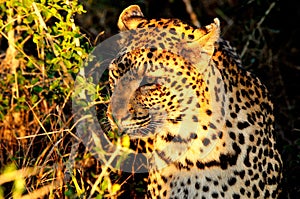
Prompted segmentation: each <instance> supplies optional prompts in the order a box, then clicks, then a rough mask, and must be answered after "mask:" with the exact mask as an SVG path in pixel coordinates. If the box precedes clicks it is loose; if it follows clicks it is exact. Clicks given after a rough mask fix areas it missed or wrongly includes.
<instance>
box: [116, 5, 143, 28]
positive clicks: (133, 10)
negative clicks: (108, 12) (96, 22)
mask: <svg viewBox="0 0 300 199" xmlns="http://www.w3.org/2000/svg"><path fill="white" fill-rule="evenodd" d="M143 21H146V19H145V18H144V14H143V13H142V11H141V9H140V7H139V6H138V5H131V6H129V7H127V8H125V9H124V10H123V12H122V13H121V14H120V16H119V20H118V27H119V29H120V30H121V31H126V30H133V29H136V28H137V26H138V25H139V24H140V23H141V22H143Z"/></svg>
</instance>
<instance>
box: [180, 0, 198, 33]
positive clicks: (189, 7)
mask: <svg viewBox="0 0 300 199" xmlns="http://www.w3.org/2000/svg"><path fill="white" fill-rule="evenodd" d="M182 1H183V2H184V4H185V7H186V11H187V13H189V15H190V18H191V20H192V23H193V24H194V25H195V26H197V27H200V26H201V24H200V22H199V21H198V19H197V15H196V14H195V12H194V11H193V8H192V5H191V1H190V0H182Z"/></svg>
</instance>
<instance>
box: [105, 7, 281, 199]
mask: <svg viewBox="0 0 300 199" xmlns="http://www.w3.org/2000/svg"><path fill="white" fill-rule="evenodd" d="M118 26H119V28H120V30H121V31H123V32H124V35H123V39H122V42H121V43H122V44H121V45H122V48H121V50H120V52H119V54H118V56H117V57H116V58H115V59H114V60H113V61H112V62H111V64H110V66H109V81H110V86H111V90H112V92H113V95H112V97H111V101H110V104H109V107H108V112H107V115H108V118H109V121H110V123H111V126H112V128H113V129H115V130H116V131H118V132H119V133H120V134H127V135H129V136H130V138H131V139H132V140H137V139H141V140H144V142H146V143H147V147H148V148H147V149H146V151H147V154H148V158H149V164H150V169H149V181H148V197H149V198H156V197H163V198H172V197H175V196H176V197H179V198H192V197H194V198H198V197H200V196H202V197H203V198H217V197H222V198H244V197H248V198H252V197H261V198H270V197H272V198H275V197H276V196H277V195H278V193H279V188H278V184H279V182H280V180H281V177H282V176H281V170H282V167H281V165H282V163H281V159H280V155H279V153H278V151H277V150H276V143H275V140H274V135H273V134H274V128H273V122H274V117H273V105H272V103H271V101H270V99H269V94H268V91H267V90H266V88H265V87H264V85H262V84H261V82H260V81H259V79H258V78H256V77H255V76H254V75H252V74H251V73H249V72H247V71H245V70H244V69H242V67H241V61H240V59H239V57H238V56H237V54H236V52H235V51H234V50H233V49H232V48H231V47H230V45H229V44H228V42H226V41H224V40H222V39H221V38H220V23H219V20H217V19H215V20H214V22H213V23H212V24H210V25H208V26H205V27H203V28H195V27H192V26H189V25H188V24H185V23H183V22H181V21H180V20H178V19H157V20H154V19H152V20H148V19H146V18H144V16H143V13H142V12H141V10H140V8H139V7H138V6H135V5H134V6H130V7H128V8H127V9H125V10H124V11H123V12H122V13H121V15H120V18H119V21H118ZM242 187H245V188H242Z"/></svg>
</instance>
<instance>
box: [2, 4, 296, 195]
mask: <svg viewBox="0 0 300 199" xmlns="http://www.w3.org/2000/svg"><path fill="white" fill-rule="evenodd" d="M82 3H83V5H81V4H80V3H79V2H78V1H77V0H74V1H63V0H48V1H45V0H41V1H33V0H24V1H19V0H8V1H4V0H0V198H42V197H47V198H63V197H66V198H89V197H90V198H91V197H93V198H117V197H118V198H128V197H129V195H130V197H132V198H133V197H135V198H139V197H141V196H142V195H143V194H144V191H145V190H144V188H145V181H144V178H145V177H146V175H144V174H132V173H121V172H120V171H117V170H113V169H112V168H109V167H105V166H103V164H102V165H101V163H99V162H98V161H97V160H96V159H95V158H94V157H93V155H92V154H91V152H90V151H89V150H87V148H86V147H85V146H84V145H82V144H78V140H79V141H80V139H79V138H78V137H77V136H76V132H75V130H76V127H77V123H76V122H75V121H74V114H73V113H72V111H71V107H72V102H71V101H72V100H71V98H72V95H73V94H74V92H75V91H74V83H75V82H74V81H75V77H76V76H77V75H78V73H79V71H80V67H82V66H84V63H85V61H86V60H87V59H88V56H89V53H90V52H91V51H92V50H93V48H94V46H96V44H98V43H99V42H101V41H103V40H105V39H106V38H108V37H110V36H112V35H113V34H116V33H117V27H116V21H117V17H118V15H119V13H120V12H121V10H122V9H123V8H124V7H126V6H128V5H130V4H139V5H140V6H141V7H142V9H143V10H144V12H145V14H146V15H147V16H149V17H151V18H152V17H177V18H180V19H183V20H185V21H187V22H189V23H195V24H196V23H200V24H208V23H210V22H211V21H212V19H213V18H214V17H219V18H220V21H221V23H222V24H221V26H222V35H223V37H224V38H225V39H228V40H229V41H231V43H232V45H233V46H236V47H237V51H238V52H239V53H240V54H241V56H242V60H243V62H244V66H245V67H246V68H247V69H248V70H250V71H252V72H253V73H255V74H256V75H257V76H259V77H260V79H262V81H263V82H264V83H265V84H267V87H268V88H269V90H270V92H271V94H272V96H273V101H274V104H275V114H276V119H277V126H276V128H277V131H276V132H277V133H278V146H279V148H280V151H281V153H282V157H283V160H284V180H283V193H282V196H281V198H297V196H298V195H299V193H300V183H299V180H298V179H299V177H300V176H299V173H300V172H299V170H300V168H299V163H300V154H299V148H300V136H299V128H300V127H299V126H297V125H298V124H299V123H300V122H299V114H298V113H299V111H300V110H299V108H300V106H299V102H300V99H299V97H300V95H299V92H295V91H298V90H299V89H300V88H299V86H300V85H299V84H298V81H297V80H298V79H299V78H300V77H299V59H298V57H299V56H298V55H299V43H300V40H299V37H298V35H299V28H297V25H298V24H299V23H300V22H299V18H300V17H299V12H297V6H293V4H290V5H287V6H285V5H284V4H283V5H279V2H278V1H276V0H266V1H261V0H245V1H240V2H239V1H232V0H212V1H204V0H203V1H196V0H190V1H187V0H163V1H146V0H145V1H142V0H139V1H117V0H114V1H108V0H100V1H93V0H91V1H82ZM186 4H191V5H192V10H188V9H186ZM280 9H281V12H280ZM284 11H288V13H289V14H288V15H285V16H284V17H283V16H282V15H281V13H284ZM192 14H195V15H196V16H197V18H191V16H192ZM283 18H284V19H285V23H284V24H279V21H282V19H283ZM296 20H298V21H296ZM86 86H87V88H89V87H88V86H89V85H86ZM105 88H106V87H105V82H104V83H103V84H101V85H99V86H98V87H97V88H96V90H92V91H95V92H103V93H104V94H102V95H97V96H95V97H94V98H93V101H94V102H95V103H97V104H98V106H97V108H98V110H100V111H99V114H98V117H99V120H102V119H103V117H104V115H103V113H104V112H105V111H104V110H105V108H106V105H105V104H106V102H107V99H108V96H109V92H107V91H106V89H105ZM91 89H94V88H91ZM111 135H112V134H111ZM110 137H111V139H114V141H116V142H119V141H120V140H118V139H117V138H115V137H113V136H110ZM121 144H122V145H128V143H127V141H126V140H125V141H124V140H122V142H121ZM70 157H71V159H70ZM70 160H72V161H70Z"/></svg>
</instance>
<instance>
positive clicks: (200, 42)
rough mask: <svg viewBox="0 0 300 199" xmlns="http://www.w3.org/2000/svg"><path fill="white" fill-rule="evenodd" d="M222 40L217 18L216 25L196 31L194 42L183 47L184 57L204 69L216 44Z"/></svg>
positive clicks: (212, 24)
mask: <svg viewBox="0 0 300 199" xmlns="http://www.w3.org/2000/svg"><path fill="white" fill-rule="evenodd" d="M219 38H220V21H219V19H217V18H215V19H214V23H211V24H210V25H207V26H205V27H203V28H198V29H196V30H195V31H194V39H193V41H189V42H187V43H186V45H184V46H182V47H181V48H182V50H183V52H184V51H186V52H184V55H183V56H184V57H185V58H187V59H189V61H191V62H192V63H193V64H196V65H197V67H198V68H199V67H200V68H199V69H204V67H205V66H207V65H208V64H209V61H210V59H211V57H212V55H213V53H214V50H215V43H216V42H217V41H218V40H219ZM184 48H186V49H184Z"/></svg>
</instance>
